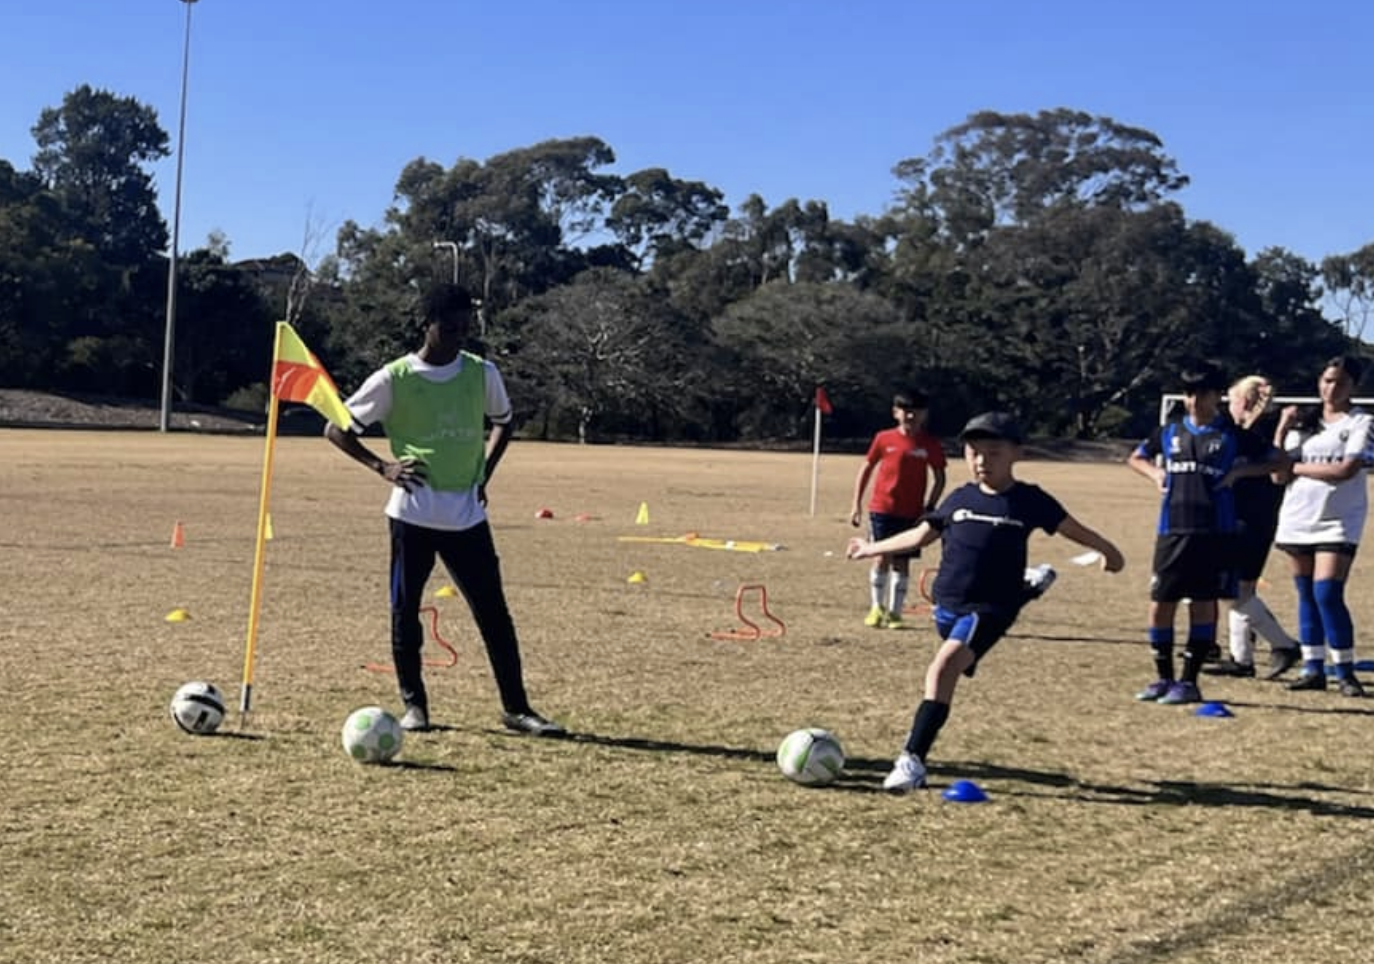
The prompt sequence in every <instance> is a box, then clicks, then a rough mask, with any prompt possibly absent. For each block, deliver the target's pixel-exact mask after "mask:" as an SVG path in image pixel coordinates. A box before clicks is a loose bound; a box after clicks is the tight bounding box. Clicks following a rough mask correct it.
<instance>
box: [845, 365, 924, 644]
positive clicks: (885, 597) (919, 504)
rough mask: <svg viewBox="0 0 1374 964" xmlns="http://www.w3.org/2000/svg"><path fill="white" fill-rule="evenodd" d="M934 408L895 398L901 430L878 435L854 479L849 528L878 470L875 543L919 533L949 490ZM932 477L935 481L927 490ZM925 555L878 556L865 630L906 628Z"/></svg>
mask: <svg viewBox="0 0 1374 964" xmlns="http://www.w3.org/2000/svg"><path fill="white" fill-rule="evenodd" d="M929 407H930V403H929V402H928V401H927V399H926V396H925V395H923V394H921V393H920V392H911V393H899V394H897V395H895V396H893V399H892V418H893V420H894V421H895V422H896V423H897V424H896V427H895V428H889V429H884V430H883V431H881V432H879V433H878V434H877V435H875V436H873V441H872V442H871V443H870V444H869V446H868V454H867V455H866V456H865V457H864V464H863V465H862V466H861V467H860V468H859V474H858V476H857V477H856V478H855V479H854V504H853V507H852V509H851V511H850V515H849V523H850V525H852V526H855V527H857V526H858V525H859V521H860V519H861V517H862V511H861V508H860V506H861V505H862V503H863V497H864V490H865V489H866V488H867V487H868V480H869V478H870V477H871V476H872V475H873V472H874V469H876V470H877V477H876V478H875V479H874V482H873V496H872V498H871V499H870V500H869V503H868V524H869V529H870V534H871V537H872V540H873V541H874V542H876V541H878V540H880V539H886V538H889V537H890V536H895V535H896V534H897V533H899V532H905V531H906V530H907V529H913V528H915V527H916V524H917V523H918V522H919V521H920V519H921V516H922V515H923V514H925V513H926V512H929V511H931V510H932V509H934V508H935V505H936V503H938V502H939V501H940V495H941V494H942V493H943V492H944V490H945V452H944V449H943V448H941V446H940V440H939V439H937V438H935V437H934V436H933V435H930V434H929V433H928V432H926V430H925V424H926V413H927V410H928V408H929ZM927 474H929V476H930V479H931V484H930V488H929V490H927V488H926V481H927V478H926V477H927ZM919 555H920V551H919V550H915V551H912V552H910V553H907V552H902V553H892V554H887V555H881V556H875V557H874V559H873V568H872V569H871V570H869V574H868V585H869V590H870V595H871V605H870V606H869V610H868V615H867V616H865V617H864V625H865V626H872V627H875V628H876V627H883V628H887V629H901V628H902V608H903V607H904V606H905V604H906V593H907V586H908V585H909V584H910V580H911V576H910V567H911V560H912V558H913V557H915V556H919Z"/></svg>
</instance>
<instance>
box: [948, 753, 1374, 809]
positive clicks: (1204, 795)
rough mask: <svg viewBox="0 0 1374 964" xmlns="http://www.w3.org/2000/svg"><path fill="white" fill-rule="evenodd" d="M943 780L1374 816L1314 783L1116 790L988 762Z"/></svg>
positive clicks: (1094, 798)
mask: <svg viewBox="0 0 1374 964" xmlns="http://www.w3.org/2000/svg"><path fill="white" fill-rule="evenodd" d="M931 773H932V774H933V775H937V776H940V777H946V776H947V777H950V778H952V779H962V780H975V781H977V780H998V781H1015V782H1020V783H1028V784H1031V785H1033V786H1041V787H1056V788H1060V789H1063V790H1066V791H1068V792H1067V793H1065V794H1055V796H1064V797H1066V798H1068V799H1072V800H1077V801H1080V802H1083V803H1110V804H1124V805H1127V806H1176V807H1181V806H1195V807H1264V808H1266V809H1270V810H1274V811H1276V812H1290V813H1310V814H1312V815H1314V816H1322V817H1351V818H1354V819H1360V820H1368V819H1370V818H1374V807H1367V806H1359V805H1355V804H1345V803H1337V802H1335V801H1332V800H1322V799H1318V798H1316V797H1312V796H1305V795H1304V793H1310V792H1312V791H1325V792H1330V793H1360V792H1361V791H1352V790H1348V789H1346V788H1344V787H1326V786H1319V785H1314V784H1311V783H1302V784H1296V785H1293V786H1285V785H1280V784H1234V785H1233V784H1226V783H1205V782H1198V781H1193V780H1148V781H1144V782H1143V783H1142V784H1141V785H1139V786H1130V787H1127V786H1114V785H1111V784H1095V783H1087V782H1084V781H1081V780H1078V779H1076V778H1075V777H1072V776H1070V775H1069V774H1067V773H1057V772H1054V771H1045V770H1027V769H1024V768H1020V767H1004V766H998V765H996V764H989V763H950V764H943V765H936V766H932V767H931ZM996 793H997V795H998V796H1007V797H1043V796H1049V795H1050V794H1045V793H1039V792H1036V791H1034V790H1019V789H1017V788H1015V787H1005V788H1001V789H999V790H997V791H996Z"/></svg>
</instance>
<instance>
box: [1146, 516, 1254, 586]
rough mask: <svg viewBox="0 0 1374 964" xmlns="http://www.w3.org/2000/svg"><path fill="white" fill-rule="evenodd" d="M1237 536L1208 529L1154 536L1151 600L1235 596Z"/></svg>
mask: <svg viewBox="0 0 1374 964" xmlns="http://www.w3.org/2000/svg"><path fill="white" fill-rule="evenodd" d="M1236 552H1237V546H1236V537H1235V536H1230V535H1218V534H1215V533H1210V532H1198V533H1188V534H1185V535H1161V536H1158V537H1156V539H1155V560H1154V578H1153V579H1151V580H1150V599H1151V601H1153V602H1179V601H1180V600H1183V599H1197V600H1208V599H1235V598H1236V582H1237V578H1236Z"/></svg>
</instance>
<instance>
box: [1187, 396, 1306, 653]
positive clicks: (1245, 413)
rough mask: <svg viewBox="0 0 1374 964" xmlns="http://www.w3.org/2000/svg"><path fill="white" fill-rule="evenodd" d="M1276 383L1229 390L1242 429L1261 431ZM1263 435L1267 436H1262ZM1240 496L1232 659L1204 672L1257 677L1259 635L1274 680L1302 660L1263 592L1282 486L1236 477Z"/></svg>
mask: <svg viewBox="0 0 1374 964" xmlns="http://www.w3.org/2000/svg"><path fill="white" fill-rule="evenodd" d="M1273 397H1274V387H1273V386H1272V385H1271V384H1270V383H1269V380H1268V379H1266V378H1265V377H1264V376H1262V375H1246V376H1245V377H1244V378H1241V379H1239V380H1238V381H1236V383H1235V384H1233V385H1232V386H1231V387H1230V388H1229V389H1227V391H1226V408H1227V412H1228V413H1229V414H1230V416H1231V421H1233V422H1235V423H1236V427H1237V428H1239V429H1240V430H1241V431H1242V432H1250V433H1253V434H1256V435H1260V433H1259V432H1258V431H1257V429H1256V427H1255V426H1256V425H1257V424H1258V423H1259V422H1260V420H1261V419H1262V418H1263V417H1264V416H1265V414H1266V413H1267V412H1268V411H1269V408H1270V403H1271V402H1272V401H1273ZM1260 437H1261V438H1263V437H1264V436H1262V435H1261V436H1260ZM1232 488H1233V489H1234V492H1235V500H1236V519H1237V522H1238V531H1237V536H1236V559H1235V565H1236V577H1237V580H1238V583H1237V586H1236V598H1235V599H1234V600H1233V601H1232V602H1231V605H1230V612H1229V613H1228V615H1227V619H1228V626H1227V628H1228V630H1229V636H1230V650H1231V657H1230V659H1228V660H1225V661H1224V662H1222V663H1219V664H1217V665H1216V666H1211V667H1207V668H1206V669H1204V670H1203V672H1204V673H1207V674H1208V675H1211V676H1241V677H1252V676H1254V675H1255V642H1254V636H1255V635H1256V634H1257V635H1259V636H1262V637H1264V639H1265V640H1266V641H1267V642H1268V643H1269V646H1270V657H1269V666H1270V669H1269V673H1268V674H1266V676H1267V678H1269V679H1276V678H1277V677H1279V676H1280V675H1282V674H1283V673H1284V672H1286V671H1287V670H1288V669H1289V668H1290V667H1292V666H1293V664H1294V663H1296V662H1297V661H1298V658H1299V657H1298V643H1297V640H1295V639H1294V638H1293V637H1292V636H1290V635H1288V633H1287V632H1286V631H1285V630H1284V628H1283V627H1282V626H1281V625H1279V621H1278V620H1277V619H1275V618H1274V614H1273V613H1272V612H1270V610H1269V607H1268V606H1266V605H1265V603H1264V600H1263V599H1261V598H1260V597H1259V595H1258V588H1259V580H1260V576H1262V575H1263V574H1264V565H1265V563H1266V562H1267V561H1268V559H1269V550H1270V548H1271V547H1272V546H1273V544H1274V530H1275V529H1276V528H1277V527H1278V523H1279V504H1280V503H1281V502H1282V501H1283V486H1281V485H1276V484H1275V483H1274V481H1273V479H1272V478H1271V477H1270V476H1252V477H1249V478H1242V479H1237V480H1236V481H1235V483H1234V485H1233V486H1232Z"/></svg>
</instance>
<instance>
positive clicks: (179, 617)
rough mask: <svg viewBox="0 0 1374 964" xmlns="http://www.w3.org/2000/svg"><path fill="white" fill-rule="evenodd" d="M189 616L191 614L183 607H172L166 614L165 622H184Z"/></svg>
mask: <svg viewBox="0 0 1374 964" xmlns="http://www.w3.org/2000/svg"><path fill="white" fill-rule="evenodd" d="M190 618H191V614H190V613H189V612H187V611H186V610H185V609H173V610H172V611H171V612H169V613H168V614H167V622H169V623H184V622H186V620H188V619H190Z"/></svg>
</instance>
